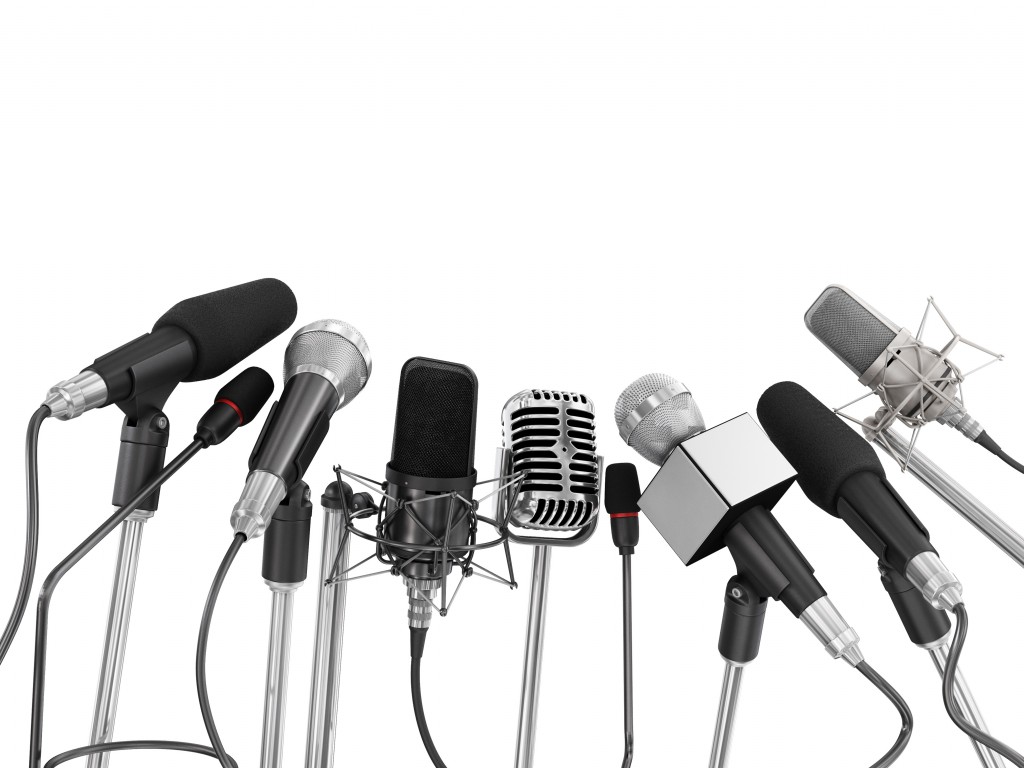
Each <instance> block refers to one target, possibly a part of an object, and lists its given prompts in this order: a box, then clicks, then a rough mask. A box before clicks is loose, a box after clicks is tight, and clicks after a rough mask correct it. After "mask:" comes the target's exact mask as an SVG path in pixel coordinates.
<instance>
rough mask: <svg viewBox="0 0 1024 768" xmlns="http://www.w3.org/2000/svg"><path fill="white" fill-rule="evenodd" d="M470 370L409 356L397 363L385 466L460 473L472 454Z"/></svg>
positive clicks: (439, 474)
mask: <svg viewBox="0 0 1024 768" xmlns="http://www.w3.org/2000/svg"><path fill="white" fill-rule="evenodd" d="M476 399H477V380H476V374H474V373H473V371H472V370H471V369H470V368H469V367H467V366H465V365H460V364H459V363H448V362H445V361H443V360H431V359H429V358H426V357H414V358H412V359H411V360H408V361H406V363H405V365H404V366H402V375H401V380H400V382H399V385H398V408H397V410H396V413H395V441H394V444H393V446H392V450H391V464H390V466H391V467H392V468H394V469H395V470H397V471H399V472H403V473H405V474H407V475H413V476H415V477H427V478H437V479H447V478H464V477H469V476H470V475H472V474H473V471H474V470H473V459H474V455H475V453H476Z"/></svg>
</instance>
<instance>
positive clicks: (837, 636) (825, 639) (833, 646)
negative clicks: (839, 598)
mask: <svg viewBox="0 0 1024 768" xmlns="http://www.w3.org/2000/svg"><path fill="white" fill-rule="evenodd" d="M800 621H802V622H803V623H804V625H805V626H806V627H807V628H808V629H810V630H811V632H812V633H813V634H814V636H815V637H817V638H818V640H820V641H821V644H822V645H824V646H825V650H826V651H828V653H829V655H830V656H831V657H832V658H833V659H843V660H845V661H846V662H848V663H849V664H850V665H851V666H854V667H856V666H857V665H858V664H860V663H861V662H862V661H864V654H862V653H861V650H860V645H859V643H860V636H859V635H858V634H857V633H856V632H855V631H854V630H853V627H851V626H850V625H849V624H847V623H846V620H845V619H844V618H843V617H842V615H841V614H840V613H839V611H838V610H837V609H836V607H835V605H833V604H832V601H831V600H829V599H828V597H823V598H821V599H820V600H818V601H816V602H814V603H811V604H810V605H809V606H807V610H805V611H804V612H803V613H802V614H801V615H800Z"/></svg>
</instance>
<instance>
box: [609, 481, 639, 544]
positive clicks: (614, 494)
mask: <svg viewBox="0 0 1024 768" xmlns="http://www.w3.org/2000/svg"><path fill="white" fill-rule="evenodd" d="M604 508H605V509H606V510H608V517H609V518H611V528H612V542H613V543H614V544H615V546H617V547H618V548H619V553H620V554H623V555H627V554H633V549H634V548H635V547H636V545H637V544H638V543H639V541H640V479H639V478H638V477H637V474H636V465H634V464H630V463H628V462H624V463H622V464H610V465H608V469H606V470H605V473H604Z"/></svg>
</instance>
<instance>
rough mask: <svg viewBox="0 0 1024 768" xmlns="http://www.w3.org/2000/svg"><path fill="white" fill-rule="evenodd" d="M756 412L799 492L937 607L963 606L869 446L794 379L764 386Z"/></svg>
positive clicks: (921, 527) (952, 579)
mask: <svg viewBox="0 0 1024 768" xmlns="http://www.w3.org/2000/svg"><path fill="white" fill-rule="evenodd" d="M757 415H758V418H759V419H760V420H761V424H762V426H763V427H764V429H765V431H766V432H767V433H768V436H769V437H770V438H771V440H772V442H773V443H775V445H776V447H777V448H778V449H779V450H780V451H782V454H783V456H785V457H786V459H787V460H788V461H789V462H790V463H791V464H792V465H793V466H794V467H795V468H796V470H797V473H798V482H799V483H800V487H801V488H802V489H803V491H804V494H805V495H806V496H807V498H808V499H810V500H811V501H812V502H813V503H814V504H816V505H817V506H819V507H821V508H822V509H823V510H825V511H826V512H828V513H829V514H830V515H834V516H835V517H838V518H840V519H842V520H843V521H844V522H845V523H846V524H847V525H849V526H850V527H851V528H852V529H853V531H854V532H855V533H856V534H857V535H858V536H860V538H861V539H862V540H863V541H864V543H865V544H867V545H868V547H870V548H871V551H872V552H873V553H874V554H875V556H876V557H877V558H878V559H879V560H881V561H882V562H883V563H885V564H886V565H887V566H888V567H890V568H892V569H893V570H895V571H896V572H897V573H899V574H900V575H902V576H904V577H905V578H906V579H907V581H909V582H910V583H911V584H913V585H914V586H915V587H917V589H919V590H920V591H921V593H922V594H923V595H924V597H925V599H927V600H928V602H929V603H931V604H932V605H933V606H934V607H936V608H944V609H946V610H953V608H955V607H956V606H957V605H959V604H960V603H962V602H963V597H962V595H961V591H962V586H961V584H960V582H959V581H958V580H957V578H956V577H955V576H954V575H953V574H952V572H951V571H950V570H949V569H948V568H946V566H945V565H944V564H943V563H942V560H940V559H939V556H938V554H937V553H936V551H935V547H933V546H932V544H931V542H930V541H929V538H928V531H927V530H926V529H925V527H924V525H923V524H922V523H921V521H920V520H918V519H917V517H916V516H915V515H914V513H913V512H912V511H911V510H910V507H908V506H907V503H906V502H905V501H903V499H901V498H900V496H899V494H897V493H896V491H895V489H894V488H893V487H892V486H891V485H890V484H889V481H888V480H886V478H885V470H884V469H883V468H882V462H881V461H879V460H878V455H877V454H876V453H875V452H874V450H872V448H871V446H870V445H868V443H867V442H866V441H865V440H864V439H863V438H862V437H861V436H860V435H858V434H857V433H856V432H855V431H854V430H853V429H851V428H850V427H848V426H847V425H846V424H844V423H843V420H842V419H841V418H840V417H839V416H837V415H836V414H835V413H833V412H832V410H831V409H829V408H828V407H827V406H826V405H824V404H823V403H822V402H821V401H819V400H818V399H817V398H815V397H814V395H812V394H811V393H810V392H808V391H807V390H806V389H804V388H803V387H801V386H800V385H799V384H794V383H793V382H791V381H786V382H781V383H779V384H775V385H773V386H771V387H769V388H768V390H767V391H765V393H764V394H763V395H762V396H761V400H760V401H759V402H758V404H757Z"/></svg>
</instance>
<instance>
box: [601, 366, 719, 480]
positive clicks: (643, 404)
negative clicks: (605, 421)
mask: <svg viewBox="0 0 1024 768" xmlns="http://www.w3.org/2000/svg"><path fill="white" fill-rule="evenodd" d="M615 423H616V425H617V426H618V428H619V435H621V437H622V439H623V440H625V441H626V445H628V446H630V447H631V448H634V449H635V450H636V452H637V453H639V454H640V455H641V456H643V457H644V458H645V459H647V460H648V461H650V462H652V463H653V464H657V465H659V466H660V465H661V464H663V463H664V462H665V460H666V459H667V458H668V455H669V454H670V453H671V452H672V449H673V448H675V447H676V446H677V445H679V444H680V443H681V442H683V441H684V440H686V439H687V438H689V437H693V436H694V435H696V434H699V433H701V432H703V431H704V417H703V416H701V413H700V408H698V407H697V403H696V402H695V401H694V399H693V395H691V394H690V391H689V390H688V389H687V388H686V385H685V384H683V383H682V382H681V381H679V380H678V379H675V378H673V377H671V376H667V375H666V374H664V373H649V374H647V375H646V376H641V377H640V378H639V379H637V380H636V381H634V382H633V383H632V384H630V385H629V386H628V387H626V388H625V389H624V390H623V392H622V394H621V395H619V399H618V401H616V403H615Z"/></svg>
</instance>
